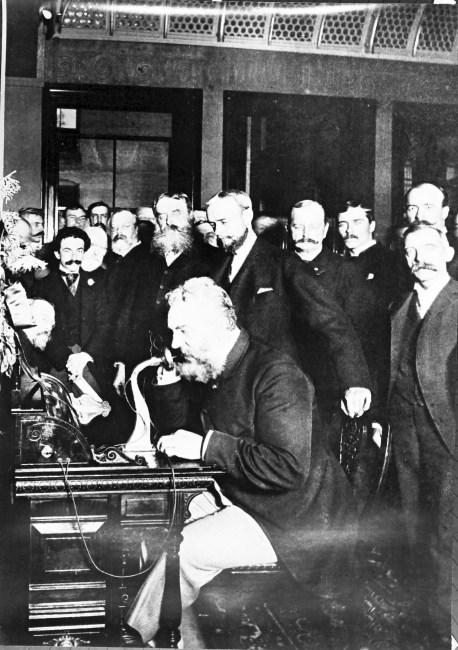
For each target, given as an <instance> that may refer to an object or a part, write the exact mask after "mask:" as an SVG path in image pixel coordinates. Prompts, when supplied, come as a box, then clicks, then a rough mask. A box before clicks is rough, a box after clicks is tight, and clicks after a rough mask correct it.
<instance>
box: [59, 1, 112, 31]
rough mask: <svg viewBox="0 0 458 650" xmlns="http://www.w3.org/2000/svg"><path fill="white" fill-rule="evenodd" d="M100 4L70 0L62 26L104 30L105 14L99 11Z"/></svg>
mask: <svg viewBox="0 0 458 650" xmlns="http://www.w3.org/2000/svg"><path fill="white" fill-rule="evenodd" d="M100 6H101V3H100V2H80V1H79V0H70V4H69V5H68V9H67V11H66V12H65V16H64V21H63V26H64V27H66V28H73V29H105V26H106V12H105V11H100Z"/></svg>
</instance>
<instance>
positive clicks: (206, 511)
mask: <svg viewBox="0 0 458 650" xmlns="http://www.w3.org/2000/svg"><path fill="white" fill-rule="evenodd" d="M224 503H230V502H229V501H228V500H227V499H225V500H224ZM189 510H190V513H191V517H190V519H188V523H187V524H186V525H185V527H184V529H183V541H182V543H181V546H180V588H181V602H182V606H183V608H186V607H189V606H190V605H192V603H193V602H194V601H195V600H196V599H197V597H198V595H199V591H200V588H201V587H203V586H204V585H205V584H207V583H208V582H210V580H212V579H213V578H214V577H215V576H217V575H218V573H220V572H221V571H222V570H223V569H229V568H231V567H235V566H250V565H257V564H269V563H272V562H276V560H277V556H276V554H275V551H274V549H273V548H272V545H271V543H270V542H269V540H268V539H267V537H266V535H265V533H264V532H263V530H262V529H261V528H260V526H259V524H258V523H257V522H256V521H255V520H254V519H253V518H252V517H251V516H250V515H248V514H247V513H246V512H245V511H244V510H241V509H240V508H238V507H237V506H235V505H233V504H230V505H227V506H225V507H223V508H219V507H218V506H217V505H216V501H215V498H214V497H213V495H212V494H210V493H209V492H204V493H202V494H199V495H198V496H196V497H195V498H194V499H193V500H192V502H191V504H190V508H189ZM164 584H165V554H163V555H162V556H161V557H160V558H159V560H158V562H157V564H156V565H155V567H154V568H153V569H152V571H151V573H150V574H149V575H148V577H147V579H146V580H145V582H144V583H143V585H142V587H141V588H140V590H139V592H138V594H137V596H136V597H135V600H134V601H133V603H132V606H131V608H130V610H129V612H128V614H127V617H126V621H127V623H128V624H129V625H130V626H131V627H133V628H134V629H136V630H137V631H138V632H139V633H140V634H141V636H142V639H143V642H144V643H146V642H148V641H149V640H151V639H153V638H154V636H155V635H156V633H157V631H158V628H159V615H160V611H161V603H162V595H163V592H164Z"/></svg>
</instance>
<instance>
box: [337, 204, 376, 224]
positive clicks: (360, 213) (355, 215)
mask: <svg viewBox="0 0 458 650" xmlns="http://www.w3.org/2000/svg"><path fill="white" fill-rule="evenodd" d="M355 219H366V220H367V221H369V218H368V216H367V213H366V210H365V209H364V208H362V207H360V206H357V207H350V208H348V210H346V211H345V212H340V213H339V221H354V220H355Z"/></svg>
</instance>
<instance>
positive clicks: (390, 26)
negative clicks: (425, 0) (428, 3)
mask: <svg viewBox="0 0 458 650" xmlns="http://www.w3.org/2000/svg"><path fill="white" fill-rule="evenodd" d="M418 9H419V5H410V4H399V5H392V4H390V5H389V6H387V7H383V9H382V13H381V15H380V19H379V22H378V24H377V30H376V32H375V40H374V49H377V48H380V49H387V50H405V48H406V47H407V43H408V41H409V34H410V30H411V29H412V25H413V21H414V20H415V16H416V15H417V12H418Z"/></svg>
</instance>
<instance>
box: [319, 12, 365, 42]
mask: <svg viewBox="0 0 458 650" xmlns="http://www.w3.org/2000/svg"><path fill="white" fill-rule="evenodd" d="M365 21H366V11H350V12H346V13H341V14H333V15H330V16H326V18H325V20H324V26H323V35H322V37H321V41H320V43H322V44H327V45H347V46H348V45H349V46H358V45H360V44H361V36H362V33H363V28H364V23H365Z"/></svg>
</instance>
